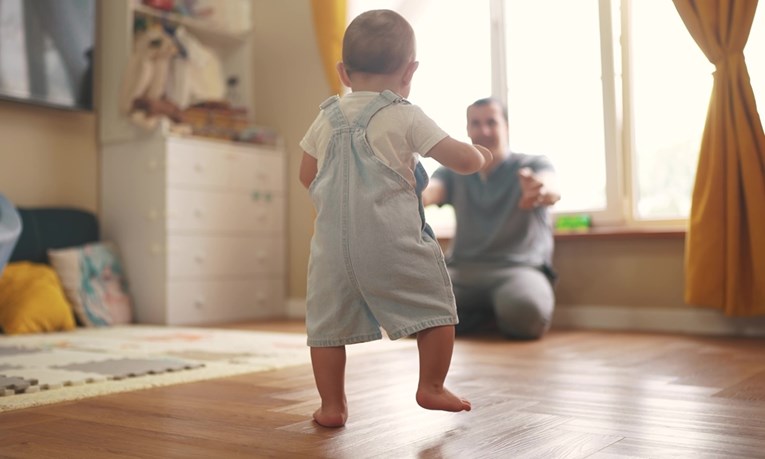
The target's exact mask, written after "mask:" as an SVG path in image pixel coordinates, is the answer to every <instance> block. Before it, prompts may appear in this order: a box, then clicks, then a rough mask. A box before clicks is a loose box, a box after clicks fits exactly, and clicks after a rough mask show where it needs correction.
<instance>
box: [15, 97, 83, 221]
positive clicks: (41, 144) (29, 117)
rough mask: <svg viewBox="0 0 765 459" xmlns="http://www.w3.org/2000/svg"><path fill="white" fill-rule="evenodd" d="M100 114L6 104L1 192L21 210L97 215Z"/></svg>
mask: <svg viewBox="0 0 765 459" xmlns="http://www.w3.org/2000/svg"><path fill="white" fill-rule="evenodd" d="M97 151H98V150H97V147H96V121H95V115H94V114H93V113H89V112H71V111H65V110H57V109H52V108H46V107H40V106H36V105H30V104H22V103H16V102H8V101H0V193H3V194H4V195H6V196H7V197H8V199H10V200H11V201H12V202H13V203H14V204H16V205H18V206H72V207H79V208H83V209H86V210H91V211H97V203H98V195H97V188H98V177H97V170H98V161H97V158H98V155H97Z"/></svg>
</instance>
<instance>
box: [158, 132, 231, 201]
mask: <svg viewBox="0 0 765 459" xmlns="http://www.w3.org/2000/svg"><path fill="white" fill-rule="evenodd" d="M233 156H234V155H233V154H232V153H230V152H229V151H227V149H226V148H225V145H217V144H215V143H213V142H200V141H191V140H182V139H175V140H173V141H171V142H169V143H168V148H167V183H168V185H170V186H194V187H203V188H218V189H226V188H231V186H232V184H231V175H232V170H233V165H232V164H231V163H232V161H233Z"/></svg>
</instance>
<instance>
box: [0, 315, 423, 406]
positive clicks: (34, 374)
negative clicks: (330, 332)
mask: <svg viewBox="0 0 765 459" xmlns="http://www.w3.org/2000/svg"><path fill="white" fill-rule="evenodd" d="M305 340H306V337H305V335H303V334H297V333H272V332H255V331H240V330H228V329H211V328H192V327H163V326H144V325H128V326H116V327H108V328H80V329H77V330H74V331H71V332H61V333H47V334H34V335H17V336H0V412H3V411H10V410H15V409H19V408H27V407H31V406H39V405H46V404H49V403H57V402H62V401H69V400H78V399H82V398H87V397H94V396H98V395H105V394H113V393H117V392H125V391H131V390H138V389H146V388H150V387H159V386H166V385H170V384H179V383H186V382H193V381H201V380H206V379H213V378H221V377H225V376H234V375H239V374H244V373H254V372H258V371H266V370H273V369H278V368H284V367H288V366H293V365H300V364H307V363H310V354H309V350H308V347H306V342H305ZM407 346H416V344H415V341H414V340H399V341H394V342H391V341H388V340H387V339H386V340H384V341H374V342H371V343H363V344H356V345H353V346H348V348H347V349H348V354H349V356H350V355H354V354H356V353H367V352H379V351H385V350H392V349H400V348H401V347H407Z"/></svg>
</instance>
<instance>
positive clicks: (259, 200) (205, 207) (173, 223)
mask: <svg viewBox="0 0 765 459" xmlns="http://www.w3.org/2000/svg"><path fill="white" fill-rule="evenodd" d="M284 206H285V198H284V196H274V195H272V194H267V195H260V194H259V193H258V194H254V193H247V194H245V193H239V192H206V191H198V190H179V189H169V190H167V227H168V229H169V230H171V231H173V230H193V231H203V232H246V233H255V232H282V231H284Z"/></svg>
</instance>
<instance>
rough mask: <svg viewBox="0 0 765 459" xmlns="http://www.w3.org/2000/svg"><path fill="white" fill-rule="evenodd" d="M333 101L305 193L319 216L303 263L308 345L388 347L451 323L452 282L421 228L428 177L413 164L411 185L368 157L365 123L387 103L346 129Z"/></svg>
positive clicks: (326, 107) (378, 102) (391, 99)
mask: <svg viewBox="0 0 765 459" xmlns="http://www.w3.org/2000/svg"><path fill="white" fill-rule="evenodd" d="M338 102H339V98H338V97H337V96H334V97H331V98H329V99H328V100H327V101H325V102H324V103H323V104H322V105H321V108H322V110H323V111H324V113H325V114H326V115H327V117H328V118H329V120H330V122H331V124H332V128H333V132H332V139H331V140H330V142H329V146H328V147H327V154H326V157H325V158H324V163H323V165H322V168H321V170H320V171H319V172H318V174H317V175H316V178H315V179H314V181H313V183H312V184H311V186H310V188H309V193H310V194H311V198H312V199H313V202H314V206H315V208H316V211H317V216H316V224H315V231H314V236H313V239H312V240H311V257H310V260H309V262H308V294H307V311H306V326H307V331H308V345H309V346H316V347H327V346H341V345H345V344H352V343H360V342H365V341H372V340H376V339H380V338H381V337H382V334H381V332H380V327H382V328H383V329H385V331H386V332H387V334H388V336H389V338H390V339H398V338H401V337H404V336H408V335H411V334H413V333H416V332H418V331H420V330H424V329H427V328H431V327H435V326H440V325H454V324H456V323H457V313H456V307H455V304H454V295H453V293H452V285H451V280H450V279H449V275H448V273H447V270H446V265H445V263H444V257H443V254H442V252H441V248H440V246H439V245H438V243H437V242H436V240H435V238H434V237H433V234H432V231H431V230H430V227H429V226H427V224H426V223H425V219H424V215H423V212H422V200H421V197H420V194H421V192H422V189H424V188H425V185H426V184H427V174H426V173H425V171H424V169H423V168H422V165H421V164H419V162H418V163H417V170H416V171H415V178H416V179H417V187H416V188H413V187H412V186H411V184H410V183H409V182H408V181H407V180H406V179H404V177H402V176H401V175H400V174H399V173H397V172H395V171H394V170H393V169H391V168H390V167H388V166H387V165H385V164H384V163H383V162H382V161H380V159H379V158H377V156H375V154H374V152H373V151H372V148H371V147H370V146H369V143H368V142H367V137H366V129H367V125H368V124H369V121H370V120H371V119H372V117H373V116H374V115H375V114H376V113H377V112H378V111H380V110H383V109H385V108H386V107H388V106H389V105H391V104H399V103H408V102H406V101H405V100H403V99H402V98H400V97H399V96H397V95H396V94H394V93H393V92H391V91H385V92H383V93H381V94H380V95H379V96H378V97H377V98H375V99H374V100H373V101H372V102H370V103H369V104H368V105H367V107H365V108H364V109H363V110H362V111H361V113H360V114H359V116H358V118H357V119H356V120H355V121H354V122H353V123H349V122H348V120H347V119H346V118H345V115H344V114H343V112H342V111H341V110H340V104H339V103H338Z"/></svg>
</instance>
